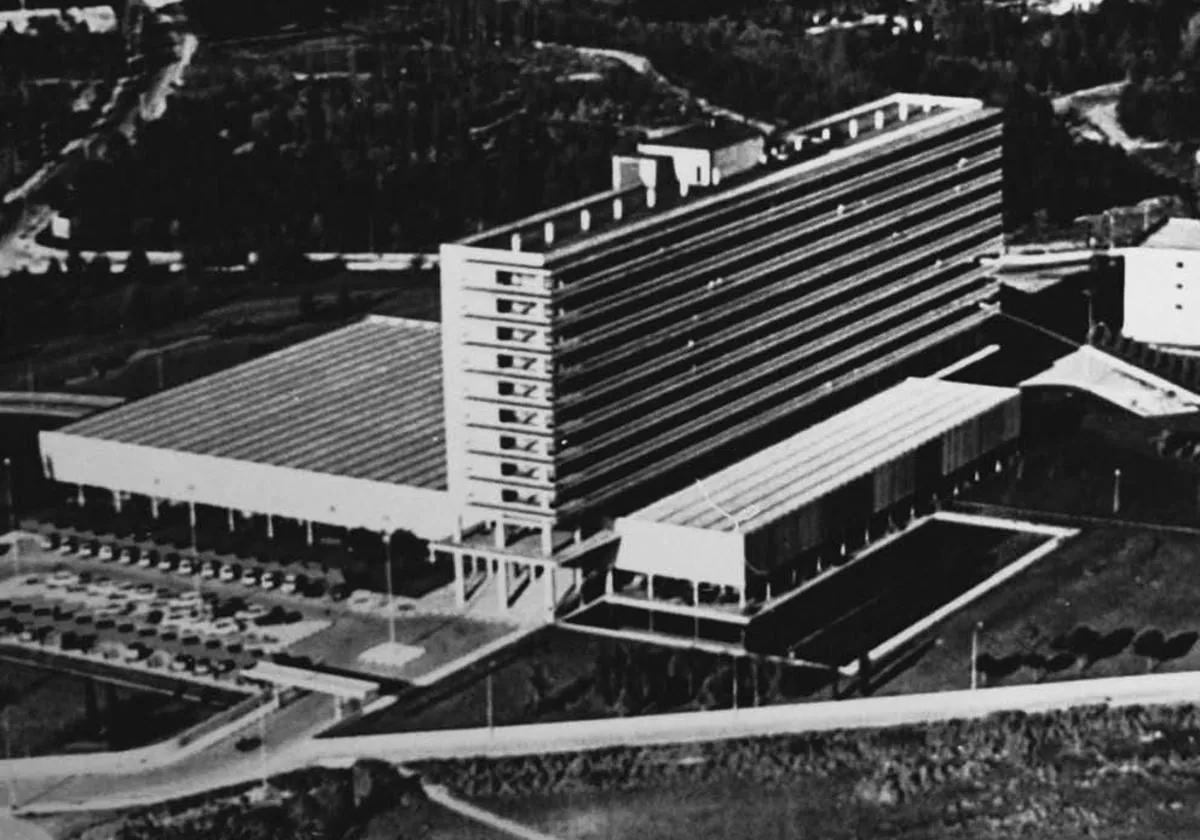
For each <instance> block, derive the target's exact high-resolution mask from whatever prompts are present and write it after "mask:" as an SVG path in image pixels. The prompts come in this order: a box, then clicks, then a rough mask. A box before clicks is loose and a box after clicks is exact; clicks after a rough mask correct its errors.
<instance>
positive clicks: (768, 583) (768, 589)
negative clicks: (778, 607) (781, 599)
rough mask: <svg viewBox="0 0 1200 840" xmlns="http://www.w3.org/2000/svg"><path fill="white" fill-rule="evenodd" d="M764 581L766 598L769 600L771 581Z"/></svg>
mask: <svg viewBox="0 0 1200 840" xmlns="http://www.w3.org/2000/svg"><path fill="white" fill-rule="evenodd" d="M766 583H767V600H768V601H770V600H771V581H770V580H768V581H767V582H766Z"/></svg>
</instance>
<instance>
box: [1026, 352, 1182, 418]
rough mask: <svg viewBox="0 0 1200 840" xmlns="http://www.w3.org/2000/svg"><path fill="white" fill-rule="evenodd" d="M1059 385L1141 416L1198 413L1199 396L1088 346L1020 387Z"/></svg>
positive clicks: (1062, 359) (1059, 361)
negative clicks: (1096, 397)
mask: <svg viewBox="0 0 1200 840" xmlns="http://www.w3.org/2000/svg"><path fill="white" fill-rule="evenodd" d="M1039 385H1041V386H1058V387H1063V388H1077V389H1079V390H1081V391H1087V392H1089V393H1092V394H1095V395H1096V396H1098V397H1100V398H1101V399H1103V400H1106V401H1107V402H1110V403H1113V404H1114V405H1118V406H1120V407H1121V408H1123V409H1125V410H1126V411H1130V412H1132V413H1134V414H1137V415H1138V416H1140V417H1167V416H1171V415H1179V414H1188V413H1194V412H1196V411H1198V410H1200V395H1197V394H1193V393H1191V392H1190V391H1187V390H1185V389H1184V388H1182V387H1180V386H1178V385H1176V384H1175V383H1173V382H1168V381H1167V380H1165V379H1163V378H1161V377H1159V376H1155V375H1154V374H1153V373H1150V372H1149V371H1144V370H1142V369H1141V368H1138V367H1135V366H1134V365H1131V364H1129V363H1128V362H1125V361H1122V360H1121V359H1118V358H1117V357H1115V356H1110V355H1109V354H1108V353H1104V352H1102V351H1100V350H1097V349H1096V348H1094V347H1091V346H1084V347H1080V348H1079V349H1078V350H1076V351H1075V352H1074V353H1071V354H1070V355H1068V356H1064V357H1063V358H1061V359H1059V360H1058V361H1056V362H1055V363H1054V364H1053V365H1051V366H1050V368H1048V369H1047V370H1044V371H1042V372H1041V373H1039V374H1037V375H1036V376H1032V377H1030V378H1029V379H1026V380H1025V381H1024V382H1022V383H1021V387H1023V388H1025V387H1035V386H1039Z"/></svg>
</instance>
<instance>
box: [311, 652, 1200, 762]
mask: <svg viewBox="0 0 1200 840" xmlns="http://www.w3.org/2000/svg"><path fill="white" fill-rule="evenodd" d="M1194 702H1200V673H1180V674H1150V675H1145V676H1137V677H1112V678H1107V679H1093V680H1074V681H1069V682H1056V683H1044V684H1040V685H1019V686H1006V687H1001V688H986V689H980V690H978V691H947V692H938V693H933V694H914V695H908V696H904V697H869V698H864V699H855V700H840V701H836V700H835V701H828V702H821V703H800V704H791V705H781V706H765V707H758V708H751V709H737V710H724V711H714V712H686V713H681V714H670V715H648V716H645V717H633V718H618V719H607V720H589V721H573V722H567V723H549V724H534V725H529V726H506V727H498V728H496V729H493V730H488V729H458V730H448V731H441V732H415V733H403V734H396V735H366V736H358V737H349V738H327V739H321V740H319V741H310V742H308V743H307V744H304V745H301V746H300V748H299V749H298V756H301V757H303V758H304V759H305V760H306V761H307V762H308V763H317V762H329V761H334V760H337V759H341V758H346V757H349V756H355V757H359V758H363V757H379V758H386V759H388V760H393V761H422V760H430V759H446V758H471V757H503V756H517V755H535V754H539V753H563V752H576V751H582V750H597V749H606V748H612V747H621V746H630V745H659V744H672V743H688V742H698V741H719V740H725V739H730V738H756V737H770V736H779V735H793V734H798V733H802V732H819V731H828V730H835V729H874V728H881V727H888V726H901V725H907V724H920V723H930V722H935V721H943V720H954V719H966V718H979V717H985V716H987V715H991V714H995V713H998V712H1016V711H1020V712H1027V713H1036V712H1048V711H1055V710H1060V709H1068V708H1072V707H1075V706H1100V705H1108V706H1113V707H1120V706H1132V705H1146V706H1151V705H1178V704H1185V703H1194Z"/></svg>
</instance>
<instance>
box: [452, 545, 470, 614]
mask: <svg viewBox="0 0 1200 840" xmlns="http://www.w3.org/2000/svg"><path fill="white" fill-rule="evenodd" d="M466 559H467V558H466V557H463V556H460V555H458V554H455V555H454V605H455V606H456V607H465V606H466V605H467V581H466V575H465V574H464V573H463V563H465V562H466Z"/></svg>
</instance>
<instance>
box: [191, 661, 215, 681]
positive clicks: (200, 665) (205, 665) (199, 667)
mask: <svg viewBox="0 0 1200 840" xmlns="http://www.w3.org/2000/svg"><path fill="white" fill-rule="evenodd" d="M212 672H213V666H212V662H211V661H209V660H207V659H198V660H196V667H194V668H193V669H192V673H194V674H195V675H196V676H198V677H207V676H210V675H211V674H212Z"/></svg>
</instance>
